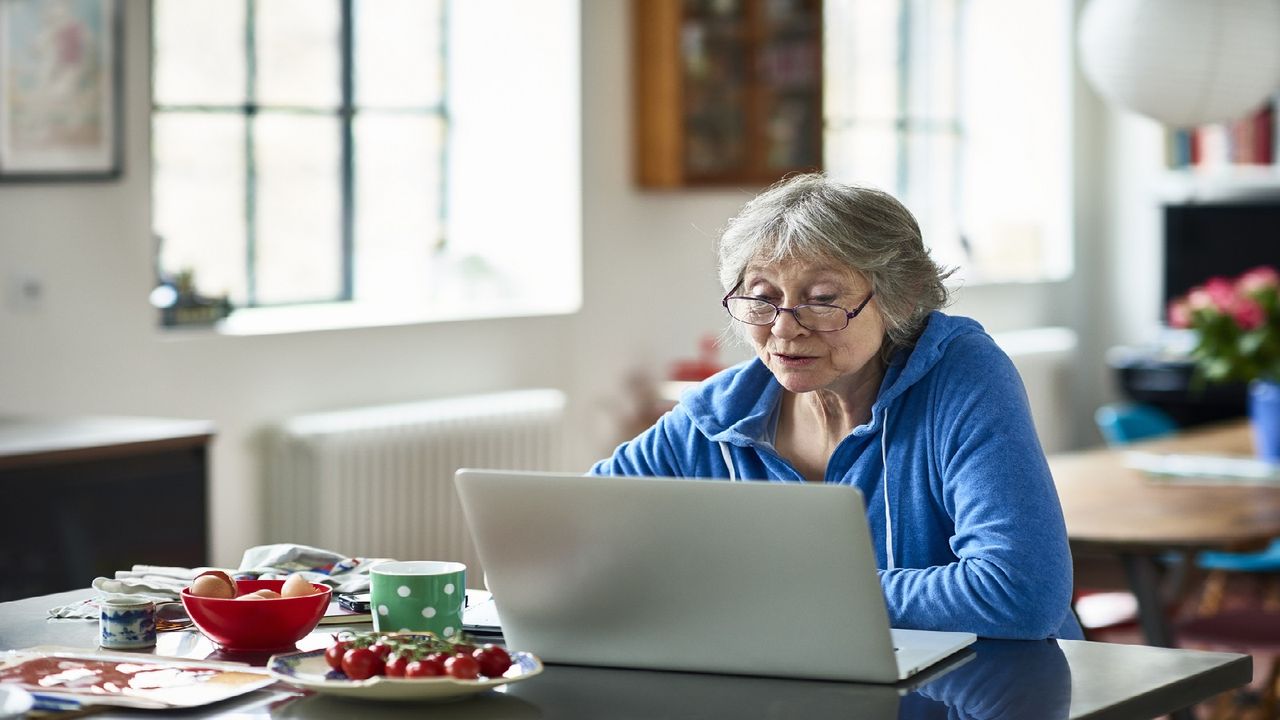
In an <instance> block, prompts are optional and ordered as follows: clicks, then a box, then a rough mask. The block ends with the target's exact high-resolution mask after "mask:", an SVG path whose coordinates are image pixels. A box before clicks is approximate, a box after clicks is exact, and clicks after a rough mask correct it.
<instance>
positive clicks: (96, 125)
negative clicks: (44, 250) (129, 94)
mask: <svg viewBox="0 0 1280 720" xmlns="http://www.w3.org/2000/svg"><path fill="white" fill-rule="evenodd" d="M122 5H123V0H0V182H30V181H56V180H104V179H111V178H115V177H118V176H119V175H120V163H121V160H120V158H121V145H122V142H121V135H122V132H121V131H122V122H121V120H122V112H121V102H122V99H121V76H122V73H121V67H120V65H121V48H122V43H121V35H122V30H121V23H122V18H121V6H122Z"/></svg>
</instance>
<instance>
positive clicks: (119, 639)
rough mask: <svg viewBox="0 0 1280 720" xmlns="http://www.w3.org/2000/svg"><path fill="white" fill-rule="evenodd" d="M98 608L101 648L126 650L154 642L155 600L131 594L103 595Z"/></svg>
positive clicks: (148, 645) (144, 646)
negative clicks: (128, 595)
mask: <svg viewBox="0 0 1280 720" xmlns="http://www.w3.org/2000/svg"><path fill="white" fill-rule="evenodd" d="M98 607H99V608H100V609H101V614H100V615H99V623H98V644H99V645H101V646H102V647H104V648H110V649H116V650H129V649H134V648H148V647H151V646H153V645H155V644H156V604H155V603H154V602H151V601H150V600H140V599H136V598H130V597H118V596H117V597H104V598H101V599H99V600H98Z"/></svg>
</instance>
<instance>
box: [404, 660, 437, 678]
mask: <svg viewBox="0 0 1280 720" xmlns="http://www.w3.org/2000/svg"><path fill="white" fill-rule="evenodd" d="M443 674H444V666H443V665H442V664H439V663H434V662H431V661H429V660H414V661H413V662H411V663H409V664H408V665H406V666H405V667H404V676H405V677H407V678H423V677H440V676H441V675H443Z"/></svg>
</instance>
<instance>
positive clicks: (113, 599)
mask: <svg viewBox="0 0 1280 720" xmlns="http://www.w3.org/2000/svg"><path fill="white" fill-rule="evenodd" d="M154 604H155V601H154V600H151V599H149V598H144V597H136V596H133V595H106V596H103V597H101V598H99V599H98V605H109V606H111V607H113V608H127V607H145V606H147V605H154Z"/></svg>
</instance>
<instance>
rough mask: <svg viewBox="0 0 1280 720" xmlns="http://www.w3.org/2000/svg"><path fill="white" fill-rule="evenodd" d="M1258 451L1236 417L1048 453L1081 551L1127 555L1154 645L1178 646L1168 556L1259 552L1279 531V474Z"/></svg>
mask: <svg viewBox="0 0 1280 720" xmlns="http://www.w3.org/2000/svg"><path fill="white" fill-rule="evenodd" d="M1252 455H1253V444H1252V437H1251V434H1250V428H1249V425H1248V423H1247V422H1244V421H1240V420H1234V421H1227V422H1225V423H1219V424H1214V425H1209V426H1204V427H1199V428H1194V429H1187V430H1183V431H1179V432H1177V433H1175V434H1173V435H1171V436H1165V437H1161V438H1159V439H1153V440H1146V441H1140V442H1136V443H1132V444H1130V445H1125V446H1123V447H1104V448H1095V449H1088V450H1082V451H1077V452H1069V453H1061V454H1054V455H1050V456H1049V468H1050V470H1051V472H1052V473H1053V479H1054V483H1055V485H1056V486H1057V490H1058V496H1059V498H1060V500H1061V502H1062V512H1063V516H1064V518H1065V520H1066V526H1067V536H1068V538H1069V540H1070V542H1071V546H1072V550H1073V552H1077V553H1102V554H1107V555H1111V556H1114V557H1116V558H1118V559H1119V561H1120V563H1121V565H1122V567H1123V570H1124V575H1125V578H1126V582H1127V584H1128V587H1129V589H1130V590H1131V591H1132V592H1133V594H1134V596H1135V598H1136V599H1137V604H1138V620H1139V623H1140V626H1141V630H1142V634H1143V638H1144V639H1145V641H1146V642H1147V643H1148V644H1150V645H1156V646H1162V647H1174V646H1176V643H1177V637H1176V633H1175V630H1174V627H1173V624H1172V623H1171V621H1170V617H1169V612H1168V610H1167V608H1168V606H1169V604H1170V601H1171V597H1170V593H1171V592H1172V590H1171V589H1170V588H1169V584H1168V583H1163V582H1162V579H1163V578H1164V577H1165V576H1166V574H1167V573H1166V571H1165V567H1164V564H1165V562H1166V559H1167V558H1169V557H1170V556H1171V555H1172V556H1174V557H1178V556H1181V557H1182V558H1192V557H1193V556H1194V554H1195V553H1197V552H1199V551H1203V550H1220V551H1227V552H1247V551H1254V550H1260V549H1262V548H1264V547H1266V546H1267V545H1268V544H1269V543H1270V542H1271V540H1272V539H1274V538H1276V537H1280V475H1269V474H1268V473H1267V472H1266V469H1265V468H1262V469H1261V472H1258V470H1259V468H1258V466H1257V465H1256V463H1255V461H1253V460H1252ZM1169 460H1176V461H1179V462H1178V463H1173V464H1169V463H1168V462H1167V461H1169ZM1215 463H1217V466H1218V467H1220V468H1221V471H1220V472H1215V470H1214V467H1215ZM1242 465H1243V466H1244V469H1245V470H1248V471H1249V472H1242ZM1166 466H1167V467H1173V468H1175V469H1176V468H1178V467H1182V468H1190V470H1189V471H1188V472H1168V473H1166V472H1164V471H1163V470H1161V468H1164V467H1166ZM1153 467H1154V468H1156V470H1157V471H1156V472H1153V471H1152V468H1153Z"/></svg>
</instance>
